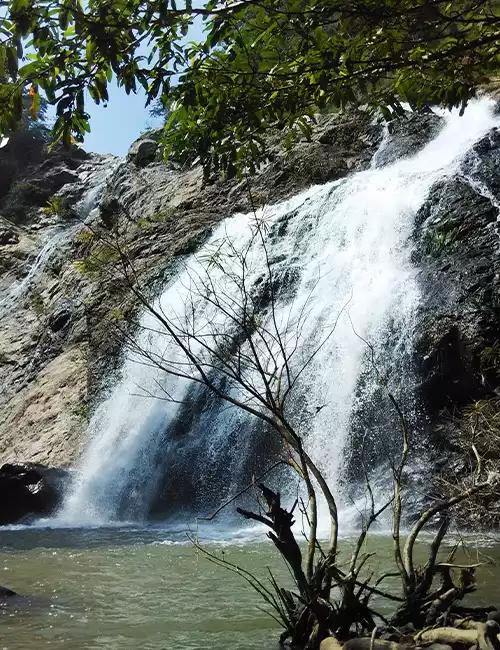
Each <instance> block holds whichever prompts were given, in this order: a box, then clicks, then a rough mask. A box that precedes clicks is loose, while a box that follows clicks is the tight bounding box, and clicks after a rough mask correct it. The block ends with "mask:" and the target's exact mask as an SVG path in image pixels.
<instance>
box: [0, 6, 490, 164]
mask: <svg viewBox="0 0 500 650" xmlns="http://www.w3.org/2000/svg"><path fill="white" fill-rule="evenodd" d="M182 4H183V6H180V2H179V3H176V2H175V1H174V0H112V1H111V0H90V1H89V2H88V4H83V3H82V2H80V0H11V1H8V2H1V3H0V6H2V7H4V11H6V14H7V18H6V19H5V20H4V21H3V23H2V25H1V27H0V82H1V83H0V131H2V132H3V133H7V132H9V131H11V130H12V129H14V128H15V126H16V123H17V122H18V121H19V120H20V119H21V114H22V102H21V99H20V98H21V89H22V88H26V86H27V85H29V86H30V87H31V88H32V89H33V90H32V93H33V101H34V104H33V108H36V102H37V95H38V93H40V92H42V93H43V94H44V95H45V96H46V97H47V99H48V101H49V102H50V103H51V104H53V105H55V106H56V110H57V121H56V123H55V126H54V130H53V137H54V138H55V139H62V140H63V141H64V142H66V143H69V142H70V141H71V138H72V137H75V139H76V140H77V141H81V140H82V139H83V137H84V134H85V133H86V132H87V131H89V129H90V126H89V116H88V113H87V112H86V109H85V105H86V92H85V91H86V90H88V93H89V95H90V97H91V98H92V100H93V101H95V102H97V103H100V102H104V103H106V102H107V101H108V86H109V83H110V82H111V81H112V79H113V78H116V80H117V82H118V84H119V85H121V86H123V87H124V88H125V90H126V91H127V92H128V93H130V92H134V91H136V89H137V87H138V86H142V87H143V88H144V90H145V92H146V94H147V98H148V102H151V101H154V100H157V99H158V98H159V99H160V101H161V103H162V105H163V106H165V108H166V109H167V110H168V114H169V120H168V124H167V129H166V135H165V139H166V151H167V154H172V155H175V156H176V157H177V158H178V159H180V160H182V161H188V160H189V161H192V160H193V159H194V158H196V157H199V159H200V160H201V162H202V164H203V166H204V168H205V170H206V172H207V173H209V172H210V171H211V170H215V171H223V172H226V173H230V174H232V173H234V172H236V171H238V170H239V171H241V170H242V169H244V168H247V169H250V170H252V169H253V168H254V167H255V166H256V165H257V164H258V163H259V162H260V161H262V159H263V158H265V155H266V146H265V142H264V140H263V138H262V135H263V133H264V132H265V131H266V130H267V129H270V128H278V129H282V130H283V131H284V134H285V138H286V139H287V144H288V145H290V144H291V142H292V140H293V137H294V134H297V133H303V134H304V135H306V136H307V135H308V134H309V132H310V123H311V119H312V118H313V116H314V114H315V112H317V111H318V110H322V109H324V108H326V107H331V108H333V109H342V108H344V107H345V106H346V105H349V104H356V105H360V104H364V105H366V106H367V107H380V108H381V109H382V111H383V113H384V115H385V117H386V118H389V117H391V116H392V115H393V114H394V113H396V114H397V113H400V112H401V102H407V103H409V104H410V105H411V106H414V107H420V106H422V105H423V104H424V103H426V102H432V103H436V104H440V105H444V106H448V107H453V106H462V107H465V105H466V103H467V101H468V100H469V99H470V98H471V96H473V94H474V93H475V90H476V89H477V87H478V86H479V85H480V84H482V83H484V82H485V81H487V80H489V79H491V77H492V76H494V75H495V74H496V70H497V68H498V63H499V60H500V3H499V2H498V0H460V1H454V2H448V1H445V0H337V1H333V2H332V1H331V0H222V2H216V1H215V0H210V1H209V2H207V3H206V4H205V6H204V7H203V8H196V7H194V6H193V3H192V2H191V1H190V0H185V2H183V3H182ZM197 18H198V19H200V18H201V19H203V20H204V22H205V32H204V39H203V42H201V43H198V44H196V43H188V44H186V42H185V36H186V34H187V33H188V29H189V26H190V25H191V24H192V23H193V21H194V20H195V19H197ZM25 48H26V52H29V53H28V54H26V55H25V54H24V49H25ZM144 52H147V53H148V54H144ZM177 75H180V76H179V77H177ZM173 78H175V79H176V80H177V78H178V81H176V85H174V84H173V83H172V79H173Z"/></svg>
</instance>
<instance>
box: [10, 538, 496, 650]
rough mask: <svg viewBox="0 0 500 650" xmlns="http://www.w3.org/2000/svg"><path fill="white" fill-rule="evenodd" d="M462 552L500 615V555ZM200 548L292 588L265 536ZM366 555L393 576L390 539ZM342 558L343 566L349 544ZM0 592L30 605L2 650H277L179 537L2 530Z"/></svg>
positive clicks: (483, 548)
mask: <svg viewBox="0 0 500 650" xmlns="http://www.w3.org/2000/svg"><path fill="white" fill-rule="evenodd" d="M204 532H205V531H202V533H204ZM219 534H220V536H221V537H224V536H225V535H226V533H223V532H222V533H219ZM202 537H203V535H202ZM214 537H215V539H214ZM468 544H469V547H470V549H471V552H472V559H474V560H476V561H477V560H478V559H479V561H481V562H484V563H485V564H484V566H483V567H481V568H480V569H479V570H478V571H479V586H480V589H479V593H478V594H477V595H476V596H475V597H474V600H475V602H476V603H481V604H486V603H492V604H497V605H499V606H500V580H499V578H500V571H499V570H498V566H497V565H496V564H493V563H491V561H492V560H495V559H497V558H500V545H499V544H498V543H497V541H496V540H495V538H486V539H482V540H479V541H478V540H477V539H470V540H469V541H468ZM206 548H207V549H208V550H210V551H211V552H215V553H216V554H217V555H218V556H219V557H222V556H224V557H225V558H226V559H227V560H228V561H231V562H234V563H236V564H239V565H240V566H242V567H244V568H245V569H248V570H250V571H252V572H254V573H255V574H256V575H257V576H259V577H260V578H262V579H264V580H265V579H266V574H267V570H268V567H271V568H272V571H273V573H274V574H275V575H276V576H277V577H278V578H279V579H280V580H281V582H282V583H283V584H284V585H290V576H289V574H288V572H287V569H286V567H284V566H283V564H282V562H281V561H280V559H279V557H278V556H277V553H276V552H275V551H274V549H273V547H272V545H271V544H270V542H269V541H268V540H266V538H265V537H264V536H263V535H260V534H258V533H257V534H256V533H255V532H253V533H252V536H251V537H249V536H248V533H245V531H241V532H240V533H233V534H232V535H231V537H230V539H229V541H222V540H221V539H219V540H218V539H217V538H216V536H214V535H213V534H212V540H211V541H207V542H206ZM370 551H376V552H377V556H376V559H374V560H373V561H372V568H374V569H375V570H384V569H387V568H389V567H391V568H392V549H391V540H390V539H389V538H388V537H385V536H376V537H374V538H373V539H371V540H370ZM342 552H343V557H345V558H346V559H347V557H348V552H349V546H348V545H347V542H344V543H343V546H342ZM483 554H484V555H483ZM490 558H491V560H490ZM0 584H3V585H6V586H10V587H11V588H13V589H15V590H16V591H17V592H18V593H22V594H29V595H31V596H33V598H32V600H30V601H29V602H28V603H20V604H16V605H15V606H13V607H10V608H8V609H6V610H4V611H3V616H0V626H1V628H0V633H1V644H0V647H1V648H2V649H5V650H42V649H44V648H51V649H52V648H65V649H66V650H84V649H85V650H104V649H106V650H138V649H139V648H140V649H143V650H167V649H169V650H170V649H172V650H174V649H175V650H275V649H276V648H277V640H278V637H279V634H280V628H279V626H278V625H277V624H276V623H275V622H274V621H273V620H272V619H271V618H269V617H268V616H266V615H265V613H263V612H262V611H261V610H260V609H259V607H261V606H262V605H263V603H262V602H261V600H260V597H259V596H258V595H257V594H256V593H255V592H254V591H253V590H252V589H251V588H250V587H249V586H248V585H247V583H246V582H245V581H244V580H243V579H242V578H241V577H240V576H237V575H235V574H233V573H231V572H229V571H227V570H226V569H224V568H221V567H217V566H215V565H214V564H212V563H210V562H209V561H208V560H207V559H206V558H205V557H204V556H203V554H200V553H199V552H197V551H196V550H195V549H194V548H193V545H192V544H191V543H189V542H188V541H187V540H186V531H185V530H183V529H177V530H173V531H172V530H170V531H166V530H162V529H158V528H156V529H155V528H149V529H141V528H132V527H128V528H107V529H87V530H85V529H72V530H71V529H36V528H31V529H30V528H24V529H10V530H9V529H2V530H0ZM385 586H386V588H390V589H397V582H393V583H392V584H391V583H390V582H389V581H388V582H386V583H385ZM379 605H381V603H379Z"/></svg>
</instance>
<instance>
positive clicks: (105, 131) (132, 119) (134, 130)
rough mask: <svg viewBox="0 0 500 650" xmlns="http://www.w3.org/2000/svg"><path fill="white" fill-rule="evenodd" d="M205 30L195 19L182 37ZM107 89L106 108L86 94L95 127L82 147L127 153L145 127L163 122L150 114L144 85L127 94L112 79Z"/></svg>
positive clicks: (188, 38)
mask: <svg viewBox="0 0 500 650" xmlns="http://www.w3.org/2000/svg"><path fill="white" fill-rule="evenodd" d="M193 5H194V6H195V7H196V6H198V7H199V6H203V5H204V1H203V0H197V1H195V2H194V3H193ZM202 30H203V23H202V21H201V20H199V19H196V20H195V22H194V24H193V25H192V26H191V28H190V30H189V32H188V33H187V35H186V38H185V39H183V41H184V42H189V41H200V40H201V39H202V34H203V31H202ZM108 90H109V102H108V104H107V108H105V107H104V106H103V105H102V104H100V105H99V106H97V105H96V104H94V103H93V101H92V100H91V99H90V97H88V98H87V104H86V110H87V112H88V113H89V114H90V117H91V119H90V128H91V129H92V130H91V132H90V134H89V135H88V136H87V137H86V138H85V142H84V145H83V148H84V149H85V150H86V151H89V152H90V151H92V152H95V153H112V154H114V155H116V156H124V155H125V154H126V153H127V151H128V149H129V147H130V145H131V144H132V142H133V141H134V140H135V139H136V138H138V137H139V135H140V134H141V132H142V131H145V130H146V129H148V128H152V127H155V126H160V123H159V121H158V120H155V119H154V118H152V117H151V116H150V115H149V108H146V107H145V104H146V95H145V92H144V90H143V89H142V87H140V90H138V92H137V94H136V95H134V94H132V93H131V94H130V95H127V94H126V92H125V91H124V90H123V88H118V86H117V85H116V84H115V83H114V82H113V83H112V84H110V87H109V89H108Z"/></svg>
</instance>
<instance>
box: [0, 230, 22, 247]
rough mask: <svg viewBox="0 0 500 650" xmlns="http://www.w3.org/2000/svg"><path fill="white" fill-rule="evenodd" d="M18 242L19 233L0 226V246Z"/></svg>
mask: <svg viewBox="0 0 500 650" xmlns="http://www.w3.org/2000/svg"><path fill="white" fill-rule="evenodd" d="M18 242H19V235H18V234H17V233H16V232H14V231H13V230H12V229H11V228H2V227H1V226H0V246H6V245H10V244H17V243H18Z"/></svg>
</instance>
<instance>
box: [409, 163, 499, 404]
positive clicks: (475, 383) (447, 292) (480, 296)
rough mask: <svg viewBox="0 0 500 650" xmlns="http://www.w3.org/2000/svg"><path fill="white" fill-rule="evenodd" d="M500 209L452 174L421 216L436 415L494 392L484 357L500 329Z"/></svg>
mask: <svg viewBox="0 0 500 650" xmlns="http://www.w3.org/2000/svg"><path fill="white" fill-rule="evenodd" d="M498 171H499V173H500V166H499V168H498ZM472 180H473V179H472ZM498 212H499V210H498V208H497V207H495V206H494V205H493V204H492V200H491V199H490V198H487V197H485V196H482V195H481V194H480V193H479V191H478V189H476V188H474V187H473V186H471V183H470V182H467V181H466V180H459V179H452V180H448V181H445V182H443V183H441V184H439V185H438V186H436V187H434V188H433V190H432V191H431V193H430V196H429V198H428V200H427V202H426V204H425V205H424V206H423V208H422V209H421V210H420V212H419V214H418V215H417V228H418V234H417V248H416V252H415V262H416V263H417V264H418V265H419V266H420V267H421V269H422V271H421V273H420V284H421V288H422V293H423V301H422V305H421V309H420V311H421V313H420V317H419V319H418V321H419V326H418V333H419V335H418V343H417V360H418V363H419V366H420V374H421V376H422V378H423V380H422V384H421V389H422V396H423V402H424V404H426V405H427V408H428V410H429V411H430V412H431V413H433V414H435V413H438V412H439V411H440V410H441V409H443V408H445V407H453V406H454V405H463V404H466V403H468V402H470V401H472V400H474V399H478V398H479V397H480V396H481V395H483V394H485V393H487V392H488V390H491V386H488V383H489V382H488V381H487V378H486V377H485V376H484V375H483V374H482V371H481V363H480V355H481V352H482V350H483V349H484V348H485V347H487V346H489V345H492V344H493V343H494V341H495V340H496V338H497V337H498V335H499V331H498V325H499V322H500V321H499V318H500V277H499V273H500V255H499V249H498V237H499V228H498V223H497V216H498Z"/></svg>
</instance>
